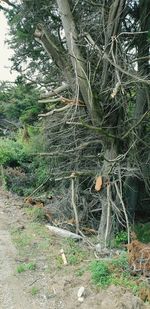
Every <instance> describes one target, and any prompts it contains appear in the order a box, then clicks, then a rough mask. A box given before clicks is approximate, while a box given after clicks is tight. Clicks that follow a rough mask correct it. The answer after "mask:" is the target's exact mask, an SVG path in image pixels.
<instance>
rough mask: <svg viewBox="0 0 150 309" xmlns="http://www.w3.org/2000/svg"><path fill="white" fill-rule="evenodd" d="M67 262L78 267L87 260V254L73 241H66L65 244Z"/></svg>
mask: <svg viewBox="0 0 150 309" xmlns="http://www.w3.org/2000/svg"><path fill="white" fill-rule="evenodd" d="M64 245H65V246H64V248H65V253H66V256H67V261H68V263H69V264H70V265H76V264H79V263H80V262H82V261H83V260H84V259H85V258H86V254H87V252H86V251H84V249H82V248H80V247H79V245H78V244H76V242H75V241H74V240H73V239H66V240H65V242H64Z"/></svg>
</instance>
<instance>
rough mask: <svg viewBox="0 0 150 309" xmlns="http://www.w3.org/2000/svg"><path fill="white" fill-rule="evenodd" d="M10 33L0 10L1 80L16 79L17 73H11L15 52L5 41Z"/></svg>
mask: <svg viewBox="0 0 150 309" xmlns="http://www.w3.org/2000/svg"><path fill="white" fill-rule="evenodd" d="M7 35H8V25H7V21H6V18H5V16H4V14H3V12H2V11H0V80H1V81H2V80H5V81H6V80H7V81H14V80H15V78H16V76H17V74H16V73H15V72H14V73H12V74H11V73H10V67H11V61H9V58H10V57H11V55H12V54H13V52H12V50H10V49H9V48H8V46H7V44H5V43H4V41H5V39H6V36H7Z"/></svg>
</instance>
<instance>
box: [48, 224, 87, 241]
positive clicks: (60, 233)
mask: <svg viewBox="0 0 150 309" xmlns="http://www.w3.org/2000/svg"><path fill="white" fill-rule="evenodd" d="M46 227H47V228H48V229H49V230H50V232H51V233H52V234H55V235H58V236H61V237H66V238H72V239H83V237H82V236H80V235H77V234H75V233H72V232H70V231H67V230H64V229H61V228H58V227H55V226H52V225H50V224H46Z"/></svg>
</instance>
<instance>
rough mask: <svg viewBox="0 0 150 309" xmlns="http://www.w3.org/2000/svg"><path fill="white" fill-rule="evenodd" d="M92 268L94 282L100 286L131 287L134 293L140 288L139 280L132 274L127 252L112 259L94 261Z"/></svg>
mask: <svg viewBox="0 0 150 309" xmlns="http://www.w3.org/2000/svg"><path fill="white" fill-rule="evenodd" d="M90 270H91V273H92V279H93V282H94V283H95V284H96V285H98V286H100V287H103V288H105V287H107V286H109V285H111V284H114V285H121V286H124V287H126V288H130V289H132V291H133V292H134V293H137V292H138V290H139V288H138V287H137V282H136V281H135V280H134V279H133V277H132V276H131V275H130V268H129V264H128V261H127V254H126V253H124V254H122V255H120V257H118V258H116V259H112V260H107V261H104V260H101V261H93V262H92V263H91V265H90Z"/></svg>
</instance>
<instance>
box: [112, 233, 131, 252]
mask: <svg viewBox="0 0 150 309" xmlns="http://www.w3.org/2000/svg"><path fill="white" fill-rule="evenodd" d="M127 242H128V233H127V232H126V231H120V232H119V233H117V235H116V237H115V239H114V241H113V246H114V247H115V248H119V247H121V245H122V244H125V243H127Z"/></svg>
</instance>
